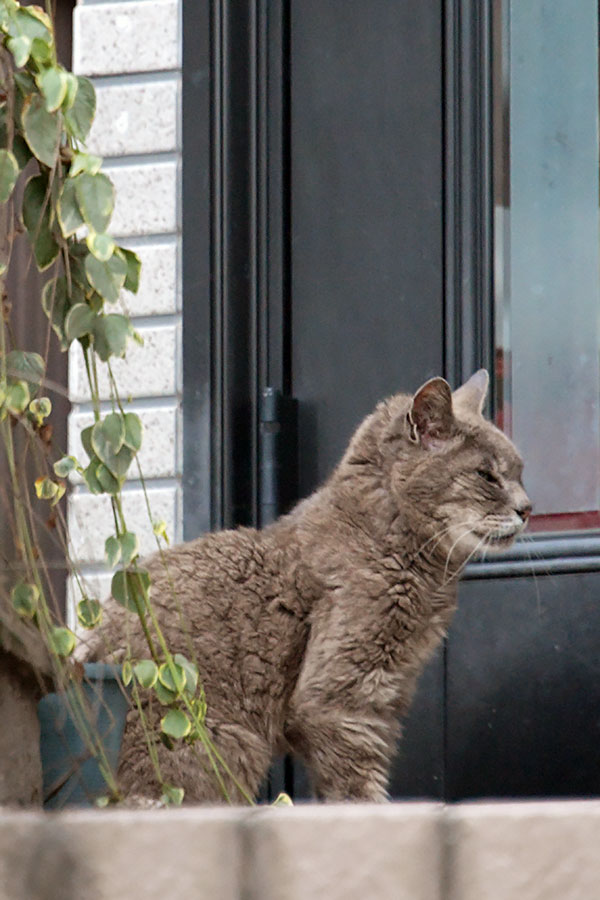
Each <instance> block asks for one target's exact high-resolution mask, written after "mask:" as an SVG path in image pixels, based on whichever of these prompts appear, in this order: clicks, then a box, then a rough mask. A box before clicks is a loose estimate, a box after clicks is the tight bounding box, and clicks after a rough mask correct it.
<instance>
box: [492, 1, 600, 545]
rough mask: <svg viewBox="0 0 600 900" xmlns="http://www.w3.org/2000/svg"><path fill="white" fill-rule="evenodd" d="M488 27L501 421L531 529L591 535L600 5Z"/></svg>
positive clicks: (599, 380)
mask: <svg viewBox="0 0 600 900" xmlns="http://www.w3.org/2000/svg"><path fill="white" fill-rule="evenodd" d="M494 14H495V19H494V195H495V197H494V206H495V269H494V276H495V290H496V306H495V339H496V366H497V373H496V374H497V401H498V402H497V421H498V424H499V425H500V427H502V428H504V430H505V431H506V432H507V433H509V434H510V435H511V436H512V437H513V439H514V441H515V443H516V444H517V446H518V447H519V448H520V450H521V452H522V454H523V457H524V459H525V462H526V486H527V488H528V491H529V493H530V494H531V496H532V498H533V501H534V512H535V513H536V515H537V517H538V518H537V522H536V521H535V520H534V527H537V528H538V529H539V528H559V529H563V528H582V527H590V526H593V527H598V526H599V525H600V516H599V515H598V509H599V506H600V362H599V353H600V218H599V204H598V201H599V154H598V3H597V0H577V3H575V4H573V3H565V2H564V0H527V2H523V0H512V2H511V0H496V2H495V4H494Z"/></svg>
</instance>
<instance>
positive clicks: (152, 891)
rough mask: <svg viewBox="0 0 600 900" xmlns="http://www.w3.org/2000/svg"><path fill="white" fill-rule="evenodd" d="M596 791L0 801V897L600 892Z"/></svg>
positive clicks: (343, 899)
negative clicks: (393, 798)
mask: <svg viewBox="0 0 600 900" xmlns="http://www.w3.org/2000/svg"><path fill="white" fill-rule="evenodd" d="M599 842H600V803H598V801H589V802H586V801H578V802H538V803H495V804H490V803H483V804H459V805H457V806H449V807H443V806H440V805H436V804H431V803H393V804H389V805H382V806H370V805H367V804H355V805H352V804H346V805H343V806H337V805H334V806H320V805H309V806H297V807H294V808H293V809H290V808H281V809H267V808H265V807H261V808H258V809H253V810H249V809H247V808H246V809H244V808H240V807H238V808H236V809H206V808H203V807H188V808H186V809H172V808H171V809H163V810H156V811H131V810H110V809H109V810H79V811H77V810H76V811H70V812H64V813H52V814H49V813H41V812H35V813H34V812H14V811H10V810H4V811H2V810H0V896H1V897H2V898H3V900H4V898H5V900H25V898H27V900H30V898H31V900H35V898H38V897H61V898H62V897H64V898H75V897H76V898H78V900H79V898H81V900H116V898H119V900H120V898H129V897H136V898H137V897H140V898H142V897H143V898H144V900H165V898H171V897H173V898H177V900H596V898H598V897H599V896H600V889H599V885H600V854H599V853H598V846H599Z"/></svg>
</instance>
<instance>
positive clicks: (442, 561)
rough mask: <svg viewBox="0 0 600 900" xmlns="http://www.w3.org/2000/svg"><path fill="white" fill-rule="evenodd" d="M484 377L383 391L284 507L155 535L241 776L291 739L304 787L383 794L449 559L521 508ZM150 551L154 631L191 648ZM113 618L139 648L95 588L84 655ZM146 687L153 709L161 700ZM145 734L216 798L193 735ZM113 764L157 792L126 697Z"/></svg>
mask: <svg viewBox="0 0 600 900" xmlns="http://www.w3.org/2000/svg"><path fill="white" fill-rule="evenodd" d="M487 384H488V376H487V372H485V371H484V370H480V371H479V372H477V373H476V374H475V375H473V376H472V378H471V379H470V380H469V381H468V382H467V383H466V384H464V385H463V386H462V387H461V388H459V389H458V390H457V391H455V393H454V394H452V393H451V391H450V387H449V386H448V384H447V382H446V381H444V380H443V379H442V378H433V379H431V380H430V381H428V382H427V383H426V384H424V385H423V386H422V387H421V388H420V389H419V390H418V391H417V392H416V394H415V395H414V396H413V397H411V396H408V395H403V394H398V395H396V396H394V397H391V398H390V399H388V400H384V401H383V402H382V403H380V404H379V405H378V406H377V408H376V409H375V411H374V412H373V413H372V414H371V415H370V416H368V417H367V418H366V419H365V420H364V422H363V423H362V424H361V425H360V427H359V428H358V430H357V432H356V434H355V435H354V437H353V438H352V440H351V442H350V446H349V447H348V449H347V451H346V453H345V455H344V457H343V459H342V461H341V462H340V464H339V465H338V466H337V468H336V469H335V471H334V472H333V473H332V475H331V477H330V478H329V479H328V481H327V482H326V483H325V484H324V485H323V487H321V488H320V489H319V490H317V491H316V492H315V493H314V494H313V495H312V496H311V497H309V498H308V499H307V500H304V501H303V502H302V503H300V504H299V505H298V506H297V507H296V508H295V509H294V510H293V511H292V512H291V513H290V514H289V515H287V516H284V517H283V518H281V519H280V520H279V521H278V522H276V523H275V524H273V525H270V526H269V527H267V528H265V529H264V530H262V531H255V530H254V529H250V528H241V529H239V530H236V531H225V532H220V533H217V534H210V535H207V536H205V537H201V538H199V539H198V540H195V541H191V542H190V543H187V544H182V545H180V546H178V547H174V548H173V549H172V550H170V551H169V552H168V554H167V555H168V561H169V568H170V575H171V578H172V580H173V583H174V587H175V592H176V594H177V597H178V602H179V604H180V605H181V607H182V609H183V612H184V616H185V618H186V621H187V625H188V627H189V632H190V634H191V635H192V639H193V643H194V650H195V654H196V660H197V663H198V666H199V669H200V677H201V679H202V682H203V684H204V688H205V690H206V697H207V701H208V713H207V720H206V721H207V725H208V727H209V729H210V733H211V735H212V737H213V739H214V742H215V744H216V746H217V747H218V748H219V750H220V752H221V754H222V756H223V757H224V758H225V760H226V761H227V763H228V764H229V766H230V768H231V770H232V771H233V773H234V775H235V776H236V778H237V779H238V780H239V782H240V783H241V784H242V785H243V786H244V787H245V788H246V789H247V791H248V792H249V793H251V794H255V792H256V791H257V790H258V787H259V785H260V783H261V781H262V779H263V777H264V776H265V773H266V772H267V769H268V767H269V763H270V762H271V760H272V758H273V756H274V755H275V754H278V753H281V752H283V751H287V750H291V751H292V752H293V753H296V754H298V755H299V756H300V757H302V758H303V760H304V761H305V762H306V764H307V765H308V767H309V770H310V771H311V774H312V777H313V780H314V789H315V793H316V796H317V797H318V798H320V799H323V800H330V801H331V800H367V801H383V800H385V799H386V798H387V793H386V788H387V781H388V772H389V767H390V761H391V758H392V754H393V752H394V746H395V742H396V739H397V736H398V734H399V724H398V722H399V718H400V717H401V716H402V715H403V714H404V713H405V712H406V710H407V708H408V706H409V704H410V701H411V698H412V695H413V692H414V689H415V682H416V679H417V676H418V675H419V673H420V671H421V669H422V668H423V665H424V663H425V661H426V660H427V659H428V658H429V656H430V655H431V653H432V651H433V650H434V649H435V647H436V646H437V645H438V644H439V642H440V641H441V639H442V638H443V636H444V635H445V633H446V630H447V627H448V623H449V622H450V619H451V617H452V613H453V611H454V608H455V604H456V587H457V580H458V577H459V574H460V572H461V569H462V568H463V566H464V565H465V564H466V562H467V561H468V560H469V559H470V558H471V557H472V556H473V554H474V553H476V552H477V551H478V550H479V549H482V548H485V549H491V550H493V549H495V548H504V547H507V546H509V545H510V544H511V542H512V541H513V540H514V538H515V536H516V535H518V534H519V532H520V531H521V530H522V529H523V528H524V526H525V524H526V522H527V519H528V516H529V514H530V512H531V506H530V503H529V500H528V497H527V495H526V493H525V491H524V489H523V486H522V484H521V472H522V468H523V467H522V462H521V459H520V457H519V455H518V453H517V451H516V450H515V448H514V446H513V444H512V443H511V442H510V441H509V440H508V438H506V437H505V436H504V435H503V434H502V433H501V432H500V431H499V430H498V429H497V428H495V427H494V425H492V424H491V423H490V422H488V421H486V420H485V419H484V418H483V417H482V414H481V411H482V408H483V404H484V400H485V396H486V392H487ZM148 565H149V568H150V571H151V575H152V600H153V604H154V606H155V608H156V611H157V614H158V616H159V619H160V622H161V626H162V627H163V629H164V631H165V634H166V637H167V641H168V644H169V647H170V649H171V651H172V652H177V651H179V652H181V653H184V654H187V655H189V653H188V650H187V646H186V640H185V638H184V633H183V630H182V629H181V627H180V624H179V615H178V612H177V610H176V606H175V604H174V602H173V599H172V591H171V588H170V587H169V584H168V580H167V576H166V574H165V571H164V569H163V566H162V564H161V562H160V560H159V559H157V558H153V559H152V560H150V562H149V564H148ZM125 619H127V626H126V622H125ZM127 632H130V633H128V638H129V640H130V643H131V646H132V655H133V656H134V657H140V658H141V657H144V656H147V655H148V651H147V649H146V646H145V643H144V639H143V637H142V634H141V630H140V628H139V625H138V623H137V620H135V621H134V617H133V616H131V615H130V614H128V613H126V612H125V611H124V610H123V609H122V608H121V607H120V606H118V605H117V604H116V603H115V602H114V600H110V601H109V602H108V604H107V606H106V615H105V624H104V625H103V626H102V628H101V629H100V632H99V636H98V637H96V638H94V641H95V646H93V647H92V649H91V653H90V655H89V658H99V657H100V658H101V657H102V656H103V655H104V654H106V653H107V649H106V648H110V650H111V658H113V659H122V658H123V657H124V653H125V639H124V634H125V633H127ZM145 702H146V704H147V707H146V711H147V713H148V715H149V717H150V718H151V720H153V721H157V720H158V718H159V716H160V715H162V714H164V707H163V708H160V707H159V708H157V707H158V703H157V701H156V700H154V701H152V700H151V699H150V697H148V698H147V699H146V701H145ZM152 703H154V707H153V706H152ZM156 747H157V752H158V757H159V761H160V767H161V771H162V776H163V779H164V780H165V781H167V782H171V783H173V784H176V785H180V786H182V787H183V788H184V789H185V798H186V801H188V802H190V801H191V802H218V801H222V795H221V791H220V789H219V787H218V785H217V784H216V781H215V779H214V776H213V775H212V774H211V772H210V766H209V765H208V763H207V760H206V758H205V757H203V755H202V754H203V751H202V748H201V747H200V745H199V744H198V743H196V744H194V745H193V746H188V745H186V744H180V745H178V746H177V747H176V748H175V750H174V751H169V750H168V749H167V748H165V747H164V746H163V745H162V744H161V743H157V745H156ZM119 777H120V782H121V784H122V787H123V789H124V791H125V792H126V793H129V794H136V795H142V796H146V797H156V796H158V794H159V792H160V788H159V785H158V783H157V780H156V776H155V773H154V769H153V766H152V764H151V761H150V759H149V755H148V752H147V749H146V746H145V738H144V733H143V730H142V727H141V724H140V721H139V716H138V714H137V712H135V711H134V710H132V712H131V713H130V715H129V717H128V721H127V725H126V729H125V735H124V740H123V749H122V753H121V758H120V766H119ZM226 780H227V779H226ZM227 787H228V790H229V792H230V794H231V796H232V797H236V798H237V799H241V798H240V795H239V794H238V793H237V792H236V788H235V786H234V785H233V784H232V783H228V784H227Z"/></svg>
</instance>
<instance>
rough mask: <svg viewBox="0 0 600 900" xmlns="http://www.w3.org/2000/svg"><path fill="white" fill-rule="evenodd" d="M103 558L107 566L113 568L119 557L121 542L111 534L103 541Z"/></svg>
mask: <svg viewBox="0 0 600 900" xmlns="http://www.w3.org/2000/svg"><path fill="white" fill-rule="evenodd" d="M104 559H105V560H106V564H107V566H108V567H109V568H111V569H112V568H114V566H116V564H117V563H118V562H119V560H120V559H121V544H120V543H119V539H118V538H116V537H114V535H111V536H110V537H107V538H106V540H105V542H104Z"/></svg>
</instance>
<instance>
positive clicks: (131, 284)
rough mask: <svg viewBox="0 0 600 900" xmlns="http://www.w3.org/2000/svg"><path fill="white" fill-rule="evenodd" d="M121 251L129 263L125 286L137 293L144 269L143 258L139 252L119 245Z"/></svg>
mask: <svg viewBox="0 0 600 900" xmlns="http://www.w3.org/2000/svg"><path fill="white" fill-rule="evenodd" d="M119 253H121V254H122V255H123V256H124V258H125V262H126V263H127V277H126V278H125V288H126V289H127V290H128V291H131V293H132V294H137V292H138V289H139V286H140V272H141V270H142V263H141V260H140V258H139V256H138V255H137V253H134V252H133V250H126V249H125V247H119Z"/></svg>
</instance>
